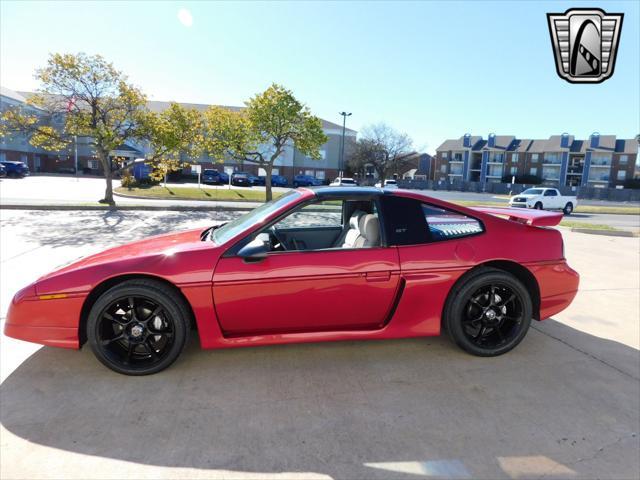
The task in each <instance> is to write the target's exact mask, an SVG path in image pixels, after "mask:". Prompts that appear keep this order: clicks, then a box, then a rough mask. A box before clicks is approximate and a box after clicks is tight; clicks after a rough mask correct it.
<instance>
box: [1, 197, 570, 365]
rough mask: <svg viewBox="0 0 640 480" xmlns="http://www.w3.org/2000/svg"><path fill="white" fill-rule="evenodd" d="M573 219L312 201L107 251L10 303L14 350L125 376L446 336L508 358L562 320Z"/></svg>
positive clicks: (291, 201)
mask: <svg viewBox="0 0 640 480" xmlns="http://www.w3.org/2000/svg"><path fill="white" fill-rule="evenodd" d="M561 215H562V214H561V213H552V212H545V211H530V210H521V209H508V208H465V207H461V206H459V205H454V204H450V203H447V202H443V201H441V200H437V199H434V198H430V197H427V196H425V195H423V194H421V193H418V192H415V191H403V190H397V189H393V190H385V189H379V188H359V187H340V188H332V187H324V188H317V189H307V188H302V189H299V190H296V191H291V192H289V193H287V194H286V195H283V196H282V197H280V198H278V199H277V200H275V201H272V202H269V203H266V204H264V205H262V206H260V207H259V208H256V209H255V210H253V211H251V212H249V213H247V214H246V215H244V216H241V217H239V218H238V219H236V220H234V221H232V222H229V223H226V224H223V225H217V226H215V227H211V228H207V229H206V230H204V231H203V230H191V231H184V232H179V233H173V234H169V235H162V236H157V237H153V238H149V239H146V240H142V241H137V242H134V243H130V244H127V245H123V246H120V247H116V248H112V249H109V250H106V251H104V252H102V253H99V254H97V255H92V256H90V257H87V258H84V259H82V260H79V261H77V262H75V263H73V264H71V265H68V266H65V267H63V268H61V269H59V270H56V271H54V272H52V273H50V274H48V275H45V276H44V277H42V278H40V279H39V280H37V281H36V282H35V283H33V284H31V285H29V286H27V287H26V288H23V289H22V290H20V291H19V292H18V293H17V294H16V295H15V297H14V299H13V301H12V303H11V306H10V308H9V312H8V315H7V320H6V326H5V334H6V335H8V336H10V337H14V338H19V339H22V340H28V341H31V342H37V343H42V344H45V345H51V346H57V347H65V348H76V349H77V348H80V347H81V346H82V345H83V344H84V343H85V342H88V343H89V345H90V346H91V348H92V350H93V352H94V353H95V355H96V356H97V358H98V359H99V360H100V361H101V362H102V363H104V364H105V365H106V366H107V367H109V368H111V369H113V370H115V371H117V372H120V373H125V374H129V375H144V374H150V373H155V372H158V371H160V370H162V369H164V368H166V367H168V366H169V365H171V364H172V363H173V362H174V361H175V360H176V359H177V358H178V356H179V355H180V352H181V351H182V349H183V348H184V346H185V342H186V341H187V338H188V334H189V330H190V328H197V331H198V335H199V338H200V344H201V346H202V348H224V347H241V346H250V345H266V344H274V343H293V342H318V341H329V340H346V339H351V340H353V339H369V338H371V339H383V338H400V337H419V336H431V335H438V334H439V333H440V331H441V330H442V329H445V330H446V331H447V332H448V333H449V335H450V336H451V338H452V339H453V340H454V341H455V343H457V344H458V345H459V346H460V347H462V348H463V349H464V350H466V351H468V352H470V353H472V354H475V355H480V356H493V355H500V354H503V353H505V352H507V351H509V350H511V349H512V348H514V347H515V346H516V345H517V344H518V343H520V341H522V339H523V337H524V336H525V334H526V333H527V330H528V328H529V324H530V322H531V319H532V318H533V319H536V320H542V319H545V318H548V317H550V316H551V315H554V314H556V313H558V312H560V311H561V310H563V309H564V308H566V307H567V306H568V305H569V304H570V303H571V301H572V300H573V298H574V296H575V295H576V291H577V289H578V274H577V273H576V272H575V271H573V270H572V269H571V268H570V267H569V266H568V265H567V263H566V261H565V258H564V252H563V249H564V247H563V242H562V236H561V234H560V232H558V231H557V230H555V229H552V228H546V227H549V226H553V225H556V224H557V223H558V222H559V221H560V218H561Z"/></svg>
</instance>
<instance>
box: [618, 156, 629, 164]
mask: <svg viewBox="0 0 640 480" xmlns="http://www.w3.org/2000/svg"><path fill="white" fill-rule="evenodd" d="M628 163H629V155H620V158H619V159H618V165H627V164H628Z"/></svg>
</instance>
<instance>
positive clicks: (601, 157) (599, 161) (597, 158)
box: [591, 153, 611, 166]
mask: <svg viewBox="0 0 640 480" xmlns="http://www.w3.org/2000/svg"><path fill="white" fill-rule="evenodd" d="M591 165H597V166H609V165H611V154H610V153H592V154H591Z"/></svg>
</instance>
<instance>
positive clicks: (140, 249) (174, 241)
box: [39, 228, 204, 280]
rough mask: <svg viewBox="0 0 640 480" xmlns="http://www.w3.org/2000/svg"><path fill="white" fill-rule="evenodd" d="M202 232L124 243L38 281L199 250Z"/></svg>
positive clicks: (57, 270)
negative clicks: (86, 268) (91, 269)
mask: <svg viewBox="0 0 640 480" xmlns="http://www.w3.org/2000/svg"><path fill="white" fill-rule="evenodd" d="M203 230H204V229H203V228H197V229H193V230H185V231H182V232H178V233H169V234H164V235H157V236H154V237H149V238H145V239H143V240H137V241H135V242H131V243H125V244H124V245H120V246H117V247H113V248H109V249H107V250H104V251H102V252H100V253H96V254H94V255H89V256H88V257H84V258H81V259H79V260H76V261H73V262H72V263H70V264H68V265H65V266H62V267H60V268H58V269H56V270H54V271H53V272H51V273H48V274H47V275H44V276H43V277H41V278H40V279H39V280H42V279H45V278H48V277H50V276H53V275H58V274H60V273H63V272H67V271H71V270H76V269H79V268H85V267H88V266H93V265H99V264H103V263H109V262H112V261H116V260H125V259H128V258H134V257H138V258H139V257H145V256H151V255H157V254H159V253H164V252H167V251H174V252H175V251H178V250H180V251H184V250H189V249H197V248H201V247H202V246H203V243H204V242H202V241H201V240H200V235H201V233H202V232H203Z"/></svg>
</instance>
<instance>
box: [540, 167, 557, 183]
mask: <svg viewBox="0 0 640 480" xmlns="http://www.w3.org/2000/svg"><path fill="white" fill-rule="evenodd" d="M542 178H543V179H544V180H560V168H559V167H557V166H555V165H554V166H549V165H546V166H544V167H542Z"/></svg>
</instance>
